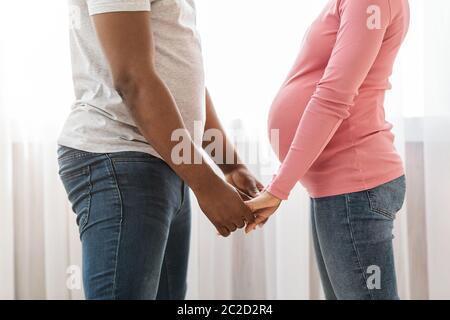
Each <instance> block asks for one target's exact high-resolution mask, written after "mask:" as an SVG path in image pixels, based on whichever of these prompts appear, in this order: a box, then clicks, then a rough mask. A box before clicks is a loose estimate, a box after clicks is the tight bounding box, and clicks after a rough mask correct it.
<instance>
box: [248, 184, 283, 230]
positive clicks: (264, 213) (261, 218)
mask: <svg viewBox="0 0 450 320" xmlns="http://www.w3.org/2000/svg"><path fill="white" fill-rule="evenodd" d="M245 204H246V205H247V206H248V207H249V208H250V210H251V211H252V212H253V214H254V216H255V221H254V222H252V223H248V224H247V226H246V227H245V232H246V233H250V232H252V231H253V230H255V229H256V227H257V226H260V227H262V226H263V225H264V224H265V223H266V222H267V221H268V220H269V218H270V217H271V216H272V215H273V214H274V213H275V212H276V211H277V209H278V208H279V207H280V204H281V200H280V199H278V198H276V197H275V196H273V195H271V194H270V193H269V192H267V191H264V192H263V193H262V194H260V195H259V196H258V197H256V198H254V199H251V200H249V201H246V202H245Z"/></svg>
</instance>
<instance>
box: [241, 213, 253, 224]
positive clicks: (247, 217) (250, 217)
mask: <svg viewBox="0 0 450 320" xmlns="http://www.w3.org/2000/svg"><path fill="white" fill-rule="evenodd" d="M244 219H245V222H246V223H247V224H249V223H254V222H255V215H254V214H253V212H252V211H250V210H248V212H247V214H246V215H245V216H244Z"/></svg>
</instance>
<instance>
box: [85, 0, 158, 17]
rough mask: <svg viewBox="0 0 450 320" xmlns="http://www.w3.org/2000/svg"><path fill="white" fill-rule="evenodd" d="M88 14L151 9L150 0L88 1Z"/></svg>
mask: <svg viewBox="0 0 450 320" xmlns="http://www.w3.org/2000/svg"><path fill="white" fill-rule="evenodd" d="M88 8H89V15H91V16H93V15H96V14H102V13H109V12H125V11H151V5H150V0H94V1H88Z"/></svg>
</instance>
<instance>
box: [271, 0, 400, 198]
mask: <svg viewBox="0 0 450 320" xmlns="http://www.w3.org/2000/svg"><path fill="white" fill-rule="evenodd" d="M338 3H339V4H338V9H339V15H340V27H339V31H338V34H337V40H336V44H335V46H334V49H333V52H332V54H331V57H330V60H329V62H328V66H327V68H326V70H325V72H324V75H323V77H322V79H321V80H320V82H319V83H318V85H317V88H316V91H315V93H314V94H313V96H312V97H311V100H310V102H309V104H308V106H307V107H306V110H305V113H304V114H303V117H302V119H301V121H300V124H299V126H298V128H297V132H296V134H295V137H294V140H293V142H292V145H291V147H290V150H289V152H288V154H287V156H286V158H285V160H284V162H283V163H282V165H281V167H280V169H279V171H278V174H277V175H276V176H275V177H274V179H273V181H272V183H271V184H270V185H269V186H268V188H267V191H268V192H269V193H271V194H272V195H274V196H276V197H277V198H279V199H283V200H286V199H287V198H288V197H289V193H290V192H291V190H292V189H293V188H294V186H295V184H296V183H297V182H298V181H299V180H300V179H301V178H302V177H303V176H304V175H305V173H306V172H307V171H308V170H309V168H310V167H311V166H312V164H313V163H314V161H316V159H317V158H318V157H319V155H320V154H321V153H322V151H323V150H324V149H325V147H326V146H327V144H328V143H329V142H330V140H331V138H332V137H333V136H334V134H335V133H336V131H337V130H338V128H339V126H340V125H341V124H342V122H343V121H344V120H345V119H347V118H348V117H349V116H350V112H351V107H352V106H353V104H354V100H355V98H356V97H357V95H358V91H359V88H360V87H361V85H362V83H363V82H364V80H365V78H366V77H367V75H368V73H369V71H370V70H371V68H372V65H373V63H374V62H375V60H376V58H377V56H378V54H379V52H380V48H381V45H382V43H383V40H384V36H385V33H386V29H387V27H388V25H389V24H390V19H391V17H390V15H391V10H390V3H389V0H357V1H355V0H341V1H339V0H338ZM373 10H375V11H373ZM374 12H375V14H377V13H378V17H379V18H380V19H378V20H379V21H377V20H374V21H373V20H370V19H369V17H371V15H372V14H373V13H374ZM378 17H377V16H374V18H375V19H376V18H378ZM377 22H379V23H378V24H377ZM372 23H374V24H372Z"/></svg>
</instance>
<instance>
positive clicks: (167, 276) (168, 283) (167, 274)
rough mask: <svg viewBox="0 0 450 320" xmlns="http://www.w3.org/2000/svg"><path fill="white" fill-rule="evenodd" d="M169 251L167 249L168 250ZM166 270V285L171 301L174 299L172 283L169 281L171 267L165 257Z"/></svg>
mask: <svg viewBox="0 0 450 320" xmlns="http://www.w3.org/2000/svg"><path fill="white" fill-rule="evenodd" d="M166 250H167V249H166ZM163 264H164V269H166V284H167V295H168V298H169V300H170V299H172V294H171V291H172V290H170V281H169V267H168V266H167V258H166V257H165V258H164V260H163Z"/></svg>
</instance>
